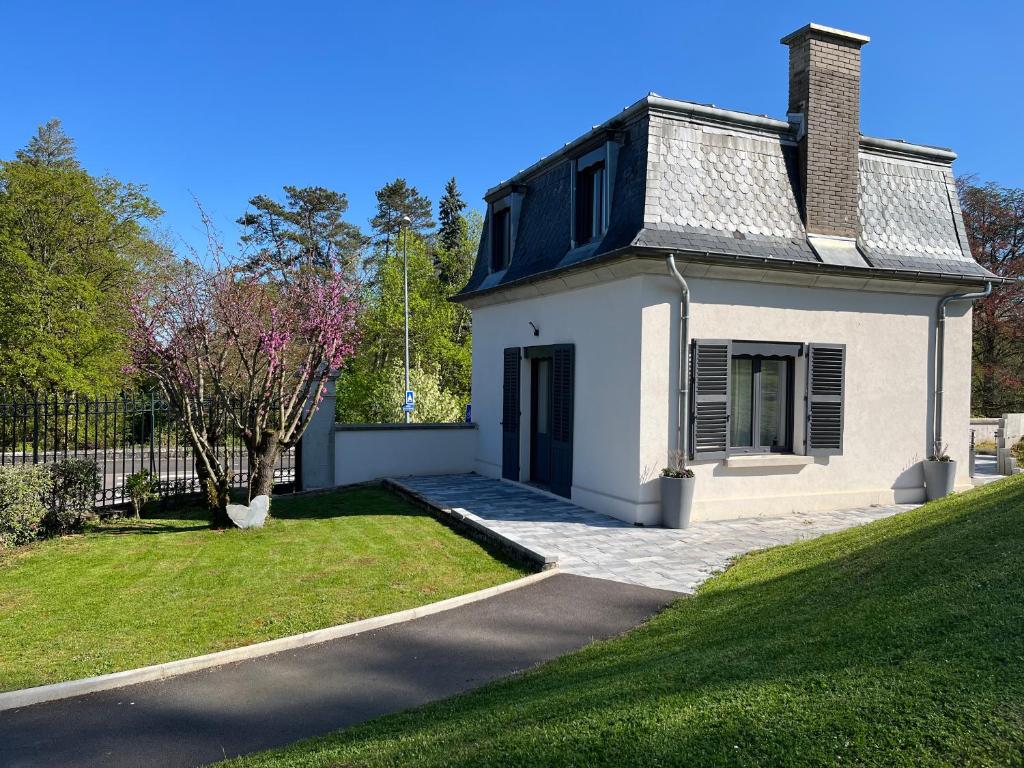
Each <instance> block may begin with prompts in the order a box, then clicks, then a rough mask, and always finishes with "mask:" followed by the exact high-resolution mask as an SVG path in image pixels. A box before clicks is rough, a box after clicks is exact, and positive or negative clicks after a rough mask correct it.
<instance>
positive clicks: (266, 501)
mask: <svg viewBox="0 0 1024 768" xmlns="http://www.w3.org/2000/svg"><path fill="white" fill-rule="evenodd" d="M269 512H270V497H269V496H266V495H263V496H257V497H256V498H255V499H253V500H252V501H251V502H250V503H249V505H248V506H246V505H245V504H228V517H230V518H231V522H233V523H234V524H235V525H237V526H238V527H239V528H262V527H263V524H264V523H265V522H266V521H267V513H269Z"/></svg>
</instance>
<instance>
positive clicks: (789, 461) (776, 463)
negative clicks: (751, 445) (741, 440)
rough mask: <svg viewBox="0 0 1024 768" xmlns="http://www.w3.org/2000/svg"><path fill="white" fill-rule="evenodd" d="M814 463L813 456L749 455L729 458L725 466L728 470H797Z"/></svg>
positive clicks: (788, 454) (790, 454) (789, 454)
mask: <svg viewBox="0 0 1024 768" xmlns="http://www.w3.org/2000/svg"><path fill="white" fill-rule="evenodd" d="M813 463H814V457H813V456H799V455H797V454H794V453H750V454H739V455H736V456H729V457H728V458H727V459H726V460H725V466H727V467H729V468H730V469H757V468H763V467H778V468H797V467H806V466H807V465H808V464H813Z"/></svg>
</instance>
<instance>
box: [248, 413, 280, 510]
mask: <svg viewBox="0 0 1024 768" xmlns="http://www.w3.org/2000/svg"><path fill="white" fill-rule="evenodd" d="M280 455H281V443H279V442H278V440H277V431H276V430H272V429H268V430H267V431H265V432H264V433H263V436H262V438H261V439H260V442H259V444H258V445H256V446H255V449H251V450H250V451H249V501H250V502H251V501H252V500H253V499H255V498H256V497H257V496H271V495H272V494H273V492H274V467H276V466H277V459H278V457H279V456H280Z"/></svg>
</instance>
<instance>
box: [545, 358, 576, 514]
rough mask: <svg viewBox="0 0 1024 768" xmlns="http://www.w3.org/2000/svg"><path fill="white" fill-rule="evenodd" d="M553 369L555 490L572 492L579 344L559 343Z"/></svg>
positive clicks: (552, 465) (553, 464) (552, 483)
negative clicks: (577, 347)
mask: <svg viewBox="0 0 1024 768" xmlns="http://www.w3.org/2000/svg"><path fill="white" fill-rule="evenodd" d="M551 365H552V370H551V490H552V492H554V493H557V494H558V495H559V496H565V497H566V498H570V497H571V495H572V446H573V428H574V425H573V415H574V410H575V407H576V403H575V400H576V392H575V390H576V348H575V346H574V345H572V344H557V345H555V348H554V350H553V353H552V361H551Z"/></svg>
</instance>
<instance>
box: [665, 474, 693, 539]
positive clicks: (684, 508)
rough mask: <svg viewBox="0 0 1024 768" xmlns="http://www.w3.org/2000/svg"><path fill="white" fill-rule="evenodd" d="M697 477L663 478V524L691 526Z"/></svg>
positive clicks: (669, 526) (671, 526)
mask: <svg viewBox="0 0 1024 768" xmlns="http://www.w3.org/2000/svg"><path fill="white" fill-rule="evenodd" d="M696 483H697V478H695V477H662V478H661V524H662V525H663V526H665V527H666V528H689V527H690V511H691V510H692V509H693V489H694V486H695V485H696Z"/></svg>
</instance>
